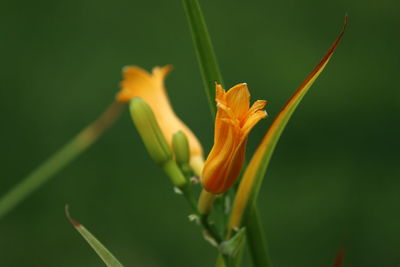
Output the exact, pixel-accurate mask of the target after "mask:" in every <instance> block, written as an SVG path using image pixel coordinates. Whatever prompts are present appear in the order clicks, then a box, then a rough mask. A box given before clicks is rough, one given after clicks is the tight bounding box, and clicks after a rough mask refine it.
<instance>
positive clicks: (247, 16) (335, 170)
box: [0, 0, 400, 267]
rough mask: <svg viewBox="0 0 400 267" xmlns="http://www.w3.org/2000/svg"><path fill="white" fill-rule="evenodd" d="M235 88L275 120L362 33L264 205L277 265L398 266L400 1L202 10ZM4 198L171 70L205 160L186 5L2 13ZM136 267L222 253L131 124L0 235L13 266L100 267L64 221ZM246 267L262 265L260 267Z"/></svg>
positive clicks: (41, 5)
mask: <svg viewBox="0 0 400 267" xmlns="http://www.w3.org/2000/svg"><path fill="white" fill-rule="evenodd" d="M201 4H202V6H203V10H204V13H205V17H206V19H207V23H208V26H209V29H210V34H211V36H212V38H213V42H214V45H215V49H216V53H217V56H218V59H219V63H220V66H221V69H222V74H223V76H224V79H225V83H226V85H227V86H232V85H234V84H236V83H239V82H247V83H248V84H249V87H250V89H251V92H252V98H253V100H255V99H267V100H268V102H269V104H268V107H267V110H268V112H269V114H270V118H269V119H268V120H265V121H263V122H262V123H260V125H258V126H257V128H256V129H255V130H254V131H253V133H252V135H251V137H250V144H249V148H248V152H249V154H250V153H251V152H252V151H254V148H255V147H256V145H257V144H258V143H259V141H260V139H261V137H262V135H263V133H264V132H265V130H266V129H267V127H268V125H269V124H270V122H271V121H272V118H274V116H275V115H276V114H277V112H278V111H279V108H280V107H281V106H282V105H283V104H284V102H285V101H286V99H287V98H288V97H289V96H290V95H291V93H292V92H293V91H294V90H295V89H296V88H297V86H298V85H299V84H300V82H301V81H302V80H303V79H304V78H305V76H306V75H307V74H308V72H309V71H310V70H311V69H312V68H313V66H314V65H315V64H316V63H317V62H318V61H319V59H320V58H321V57H322V56H323V54H324V53H325V51H326V50H327V49H328V47H329V45H330V44H331V42H333V40H334V39H335V38H336V36H337V34H338V33H339V30H340V28H341V26H342V22H343V17H344V15H345V13H348V15H349V28H348V31H347V33H346V35H345V38H344V40H343V42H342V43H341V45H340V46H339V48H338V50H337V52H336V54H335V55H334V57H333V58H332V60H331V62H330V63H329V65H328V66H327V68H326V70H325V72H324V73H323V74H322V75H321V76H320V78H319V80H318V81H317V82H316V83H315V85H314V86H313V88H312V89H311V91H310V93H309V94H308V95H307V97H306V98H305V100H304V101H303V103H302V104H301V105H300V107H299V108H298V110H297V112H296V113H295V115H294V116H293V118H292V120H291V122H290V123H289V125H288V127H287V129H286V131H285V133H284V134H283V136H282V138H281V141H280V143H279V145H278V147H277V149H276V151H275V154H274V157H273V160H272V161H271V165H270V169H269V171H268V174H267V177H266V179H265V182H264V184H263V188H262V191H261V194H260V199H259V206H260V209H261V211H262V219H263V222H264V223H265V227H266V230H267V235H268V240H269V244H270V254H271V257H272V261H273V263H274V265H275V266H278V267H285V266H287V267H289V266H330V264H331V262H332V260H333V258H334V255H335V253H336V251H337V250H338V249H339V248H344V249H345V251H346V258H345V264H344V266H398V265H399V264H400V251H399V248H400V212H399V204H400V179H399V178H400V167H399V148H400V141H399V136H400V126H399V118H398V116H399V114H400V90H399V86H398V77H399V74H398V73H399V69H400V58H399V47H400V38H399V27H400V15H399V10H400V4H399V2H398V1H394V0H393V1H390V0H381V1H370V2H366V1H361V0H360V1H344V0H341V1H329V2H328V1H317V0H313V1H312V0H307V1H294V0H293V1H228V0H221V1H211V0H207V1H205V0H204V1H201ZM0 58H1V61H0V62H1V64H0V101H1V103H0V108H1V116H0V118H1V131H0V147H1V151H2V153H1V156H0V157H1V166H2V171H1V180H0V193H1V194H3V193H4V192H6V191H7V190H8V189H9V188H11V187H12V186H13V185H14V184H15V183H17V182H18V181H19V180H20V179H21V178H22V177H24V176H25V175H26V174H27V173H28V172H29V171H31V170H32V169H33V168H35V166H37V165H38V164H39V163H40V162H42V160H44V159H45V158H46V157H48V156H49V155H51V154H52V153H53V152H55V151H56V150H57V149H58V148H59V147H60V146H61V145H62V144H64V143H65V142H66V141H67V140H69V139H70V138H71V137H72V136H73V135H75V134H76V133H77V132H78V131H79V130H80V129H82V128H83V127H84V126H86V125H87V124H88V123H89V122H91V121H92V120H93V119H94V118H95V117H96V116H97V115H98V114H99V113H100V112H101V111H102V110H103V109H104V108H105V107H106V106H107V105H108V104H109V103H110V102H111V101H112V99H113V97H114V95H115V93H116V92H117V90H118V83H119V81H120V80H121V68H122V66H124V65H128V64H135V65H139V66H142V67H145V68H147V69H149V68H151V67H152V66H154V65H164V64H173V65H174V71H173V72H172V73H171V75H170V76H169V78H168V80H167V87H168V90H169V93H170V97H171V101H172V102H173V105H174V107H175V110H176V112H177V113H178V114H179V116H181V118H182V119H183V120H184V121H185V122H186V123H187V124H188V125H189V126H190V127H191V128H192V129H193V130H194V131H195V132H196V133H197V135H198V136H199V138H200V139H201V141H202V143H203V145H204V147H205V150H206V151H208V150H209V149H210V147H211V145H212V143H211V142H212V135H213V125H212V120H211V116H210V113H209V111H208V105H207V101H206V97H205V95H204V93H203V90H202V82H201V78H200V73H199V69H198V67H197V62H196V58H195V54H194V50H193V48H192V42H191V38H190V34H189V29H188V26H187V23H186V18H185V15H184V13H183V8H182V5H181V1H178V0H177V1H135V0H129V1H128V0H116V1H90V0H79V1H78V0H70V1H50V0H48V1H40V0H39V1H18V0H17V1H15V0H2V1H1V2H0ZM66 203H69V205H70V209H71V213H72V216H74V217H75V218H76V219H78V220H79V221H81V222H82V223H83V224H85V225H86V226H87V228H89V229H90V230H91V231H92V232H93V233H94V234H95V235H96V236H97V237H98V238H100V239H101V240H102V241H103V242H104V243H105V244H106V245H107V246H108V247H109V248H110V249H111V250H112V251H113V252H114V253H115V255H116V256H117V257H118V258H119V259H120V260H121V261H122V262H123V263H124V264H125V265H126V266H144V267H162V266H191V267H200V266H201V267H203V266H212V264H213V263H214V259H215V250H214V249H213V248H212V247H210V246H209V245H208V244H207V243H206V242H205V241H203V240H202V238H201V234H200V231H199V228H198V227H196V226H195V225H193V224H192V223H190V222H189V221H188V219H187V215H188V212H189V208H188V206H187V205H186V203H185V202H184V201H183V200H182V199H181V198H180V197H179V196H177V195H175V194H173V191H172V188H171V186H170V184H169V182H168V179H167V178H166V177H165V176H164V175H163V174H162V172H161V171H160V170H159V169H158V168H156V167H155V166H154V164H153V162H151V160H150V159H149V157H148V155H147V153H146V151H145V149H144V146H143V145H142V144H141V142H140V140H139V137H138V135H137V133H136V131H135V129H134V127H133V126H132V123H131V121H130V118H129V116H128V114H127V113H124V115H123V116H122V118H121V119H120V120H119V121H118V122H117V123H116V124H115V126H114V127H113V128H111V129H110V130H109V131H108V132H107V133H106V134H105V136H104V137H103V138H102V139H100V141H99V142H98V143H97V144H95V145H94V146H93V147H92V148H90V149H89V150H88V151H86V152H85V153H84V154H82V155H81V156H80V157H79V158H78V159H77V160H76V161H75V162H74V163H73V164H71V165H70V166H68V167H67V168H66V169H64V171H62V172H61V173H59V174H58V175H57V176H56V177H55V178H54V179H53V180H52V181H51V182H50V183H48V184H46V185H45V186H44V187H43V188H41V190H40V191H38V192H37V193H36V194H34V195H33V196H32V197H30V198H29V199H28V200H27V201H25V202H24V203H22V205H20V206H19V207H18V208H17V209H16V210H14V211H12V212H11V213H10V214H8V216H6V217H5V218H4V219H2V220H1V221H0V236H1V237H0V251H1V252H0V255H1V264H0V265H1V266H101V265H102V263H101V262H100V260H99V259H98V258H97V256H96V255H95V254H94V252H92V251H91V249H90V248H89V246H88V245H87V244H86V243H85V242H84V241H83V240H82V238H81V237H80V236H79V235H78V234H77V233H76V232H75V231H74V229H73V228H72V227H71V225H70V224H69V222H68V221H67V220H66V218H65V216H64V205H65V204H66ZM245 266H250V264H249V263H247V264H246V265H245Z"/></svg>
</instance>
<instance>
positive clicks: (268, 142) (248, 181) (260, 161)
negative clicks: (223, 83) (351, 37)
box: [229, 16, 347, 229]
mask: <svg viewBox="0 0 400 267" xmlns="http://www.w3.org/2000/svg"><path fill="white" fill-rule="evenodd" d="M346 25H347V16H346V17H345V23H344V26H343V29H342V31H341V33H340V34H339V37H338V38H337V39H336V41H335V42H334V43H333V44H332V46H331V47H330V48H329V50H328V52H327V53H326V54H325V56H324V57H323V58H322V60H321V61H320V62H319V64H318V65H317V66H316V67H315V68H314V69H313V70H312V71H311V73H310V74H309V75H308V76H307V78H306V79H305V80H304V81H303V83H302V84H301V85H300V87H299V88H298V89H297V90H296V92H295V93H294V94H293V95H292V96H291V98H290V99H289V100H288V102H287V103H286V104H285V105H284V106H283V108H282V109H281V111H280V112H279V114H278V116H277V117H276V118H275V120H274V122H273V123H272V125H271V126H270V128H269V129H268V131H267V133H266V134H265V136H264V138H263V140H262V142H261V144H260V145H259V147H258V148H257V150H256V152H255V153H254V155H253V157H252V159H251V161H250V163H249V165H248V167H247V168H246V171H245V173H244V175H243V178H242V181H241V183H240V185H239V189H238V191H237V194H236V198H235V202H234V204H233V209H232V214H231V218H230V222H229V228H230V229H233V228H237V227H240V225H241V221H242V217H243V216H247V215H244V213H246V214H247V213H248V211H249V207H250V206H251V205H252V204H253V203H254V201H255V200H256V199H257V196H258V193H259V190H260V186H261V183H262V181H263V178H264V176H265V172H266V170H267V167H268V164H269V161H270V159H271V156H272V153H273V152H274V149H275V146H276V144H277V143H278V140H279V138H280V136H281V134H282V132H283V130H284V129H285V126H286V124H287V123H288V121H289V119H290V117H291V116H292V114H293V112H294V111H295V110H296V107H297V106H298V105H299V103H300V101H301V100H302V99H303V97H304V95H305V94H306V93H307V92H308V90H309V89H310V87H311V85H312V84H313V83H314V81H315V80H316V79H317V77H318V76H319V74H320V73H321V72H322V71H323V69H324V68H325V66H326V64H327V63H328V62H329V60H330V58H331V57H332V54H333V52H334V51H335V49H336V47H337V45H338V44H339V42H340V40H341V39H342V36H343V34H344V31H345V28H346Z"/></svg>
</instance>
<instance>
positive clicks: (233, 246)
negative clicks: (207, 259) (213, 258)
mask: <svg viewBox="0 0 400 267" xmlns="http://www.w3.org/2000/svg"><path fill="white" fill-rule="evenodd" d="M245 242H246V229H245V228H244V227H243V228H241V229H240V230H239V231H238V232H237V233H236V234H235V235H234V236H233V237H232V238H231V239H229V240H226V241H224V242H222V243H221V244H220V245H219V250H220V251H221V253H222V254H224V255H227V256H228V257H231V258H235V257H236V256H237V255H238V253H239V252H240V250H241V248H242V247H243V246H244V243H245Z"/></svg>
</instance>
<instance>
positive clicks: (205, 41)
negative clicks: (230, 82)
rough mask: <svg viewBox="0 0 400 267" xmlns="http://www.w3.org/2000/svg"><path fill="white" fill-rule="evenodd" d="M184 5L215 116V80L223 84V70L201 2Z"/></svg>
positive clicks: (190, 0)
mask: <svg viewBox="0 0 400 267" xmlns="http://www.w3.org/2000/svg"><path fill="white" fill-rule="evenodd" d="M183 6H184V8H185V13H186V15H187V19H188V22H189V26H190V30H191V34H192V39H193V43H194V46H195V51H196V55H197V61H198V62H199V66H200V71H201V75H202V78H203V83H204V87H205V91H206V94H207V98H208V101H209V104H210V109H211V113H212V115H213V116H214V114H215V112H216V106H215V101H214V99H215V82H218V83H220V84H222V85H223V81H222V76H221V72H220V70H219V66H218V62H217V58H216V56H215V53H214V48H213V45H212V42H211V38H210V35H209V33H208V29H207V25H206V22H205V20H204V16H203V12H202V10H201V7H200V5H199V2H198V1H197V0H183Z"/></svg>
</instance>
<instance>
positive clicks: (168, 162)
mask: <svg viewBox="0 0 400 267" xmlns="http://www.w3.org/2000/svg"><path fill="white" fill-rule="evenodd" d="M129 109H130V112H131V117H132V120H133V123H134V124H135V126H136V129H137V130H138V132H139V134H140V136H141V138H142V141H143V143H144V145H145V146H146V149H147V151H148V152H149V154H150V156H151V157H152V159H153V160H154V161H155V162H156V163H157V164H160V165H161V167H162V168H163V170H164V172H165V173H166V174H167V175H168V177H169V178H170V180H171V182H172V184H173V185H174V186H176V187H178V188H183V187H184V186H185V185H186V179H185V177H184V175H183V174H182V172H181V171H180V169H179V167H178V166H177V164H176V162H175V161H174V160H173V159H172V152H171V149H170V148H169V146H168V143H167V141H166V140H165V137H164V135H163V133H162V132H161V129H160V126H159V125H158V123H157V120H156V118H155V116H154V113H153V111H152V110H151V108H150V106H149V105H148V104H147V103H146V102H145V101H144V100H143V99H141V98H139V97H136V98H133V99H132V100H131V103H130V106H129Z"/></svg>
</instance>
